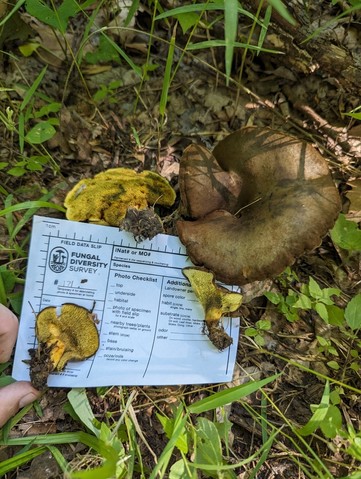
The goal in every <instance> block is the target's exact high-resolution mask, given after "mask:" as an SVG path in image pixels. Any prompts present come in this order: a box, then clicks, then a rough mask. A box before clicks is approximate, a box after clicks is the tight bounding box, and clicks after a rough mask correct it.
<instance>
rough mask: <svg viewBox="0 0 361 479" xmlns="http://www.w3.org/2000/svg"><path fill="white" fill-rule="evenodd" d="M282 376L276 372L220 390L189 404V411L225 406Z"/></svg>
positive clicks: (196, 412)
mask: <svg viewBox="0 0 361 479" xmlns="http://www.w3.org/2000/svg"><path fill="white" fill-rule="evenodd" d="M279 376H280V374H274V375H273V376H270V377H269V378H265V379H261V380H260V381H250V382H248V383H246V384H242V385H241V386H236V387H234V388H231V389H226V390H224V391H219V392H217V393H215V394H212V396H210V397H208V398H205V399H201V400H200V401H198V402H196V403H194V404H192V405H191V406H188V411H189V412H191V413H195V414H200V413H202V412H205V411H210V410H211V409H216V408H217V407H221V406H225V405H226V404H230V403H231V402H233V401H238V400H239V399H241V398H242V397H245V396H249V395H250V394H252V393H254V392H255V391H258V390H259V389H261V388H262V387H263V386H265V385H266V384H268V383H270V382H272V381H274V380H275V379H277V378H278V377H279Z"/></svg>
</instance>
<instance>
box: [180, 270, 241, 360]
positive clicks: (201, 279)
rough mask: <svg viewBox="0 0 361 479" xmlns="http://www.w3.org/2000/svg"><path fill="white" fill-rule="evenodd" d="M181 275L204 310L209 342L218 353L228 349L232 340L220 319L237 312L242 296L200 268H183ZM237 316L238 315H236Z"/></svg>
mask: <svg viewBox="0 0 361 479" xmlns="http://www.w3.org/2000/svg"><path fill="white" fill-rule="evenodd" d="M182 273H183V274H184V276H185V277H186V278H187V279H188V281H189V282H190V284H191V286H192V289H193V291H194V294H195V295H196V297H197V298H198V300H199V302H200V304H201V305H202V307H203V310H204V324H205V329H206V331H207V334H208V337H209V339H210V341H211V342H212V343H213V344H214V346H215V347H216V348H218V349H219V350H220V351H223V349H226V348H228V346H230V345H231V344H232V343H233V339H232V338H231V337H230V336H229V335H228V334H227V333H226V331H225V330H224V328H223V325H222V322H221V318H222V317H223V316H229V315H231V314H232V313H235V314H236V312H237V310H238V309H239V307H240V306H241V304H242V300H243V296H242V295H241V294H240V293H234V292H233V291H229V290H228V289H226V288H223V287H222V286H219V285H217V284H216V283H215V281H214V274H213V273H212V272H211V271H206V270H203V269H201V268H183V270H182ZM236 315H237V316H238V314H236Z"/></svg>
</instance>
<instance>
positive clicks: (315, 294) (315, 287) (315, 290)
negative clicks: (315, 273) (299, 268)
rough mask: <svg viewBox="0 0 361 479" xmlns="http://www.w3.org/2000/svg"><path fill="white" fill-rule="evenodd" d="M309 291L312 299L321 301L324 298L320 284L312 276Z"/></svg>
mask: <svg viewBox="0 0 361 479" xmlns="http://www.w3.org/2000/svg"><path fill="white" fill-rule="evenodd" d="M308 290H309V292H310V295H311V296H312V298H314V299H320V298H321V297H322V289H321V288H320V286H319V284H318V283H317V282H316V281H315V280H314V279H313V278H312V276H311V277H310V279H309V281H308Z"/></svg>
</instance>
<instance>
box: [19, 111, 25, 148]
mask: <svg viewBox="0 0 361 479" xmlns="http://www.w3.org/2000/svg"><path fill="white" fill-rule="evenodd" d="M18 126H19V128H18V135H19V149H20V153H21V154H22V153H24V142H25V116H24V113H23V112H22V111H21V112H20V113H19V117H18Z"/></svg>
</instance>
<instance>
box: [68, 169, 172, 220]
mask: <svg viewBox="0 0 361 479" xmlns="http://www.w3.org/2000/svg"><path fill="white" fill-rule="evenodd" d="M175 197H176V194H175V192H174V190H173V188H172V187H171V186H170V184H169V182H168V181H167V180H166V179H165V178H163V177H162V176H160V175H158V174H157V173H154V172H152V171H143V172H141V173H136V172H135V171H133V170H130V169H127V168H113V169H110V170H106V171H104V172H102V173H99V174H97V175H96V176H95V177H94V178H89V179H84V180H81V181H79V183H77V184H76V185H75V186H74V188H73V189H72V190H71V191H70V192H69V193H68V194H67V196H66V198H65V201H64V206H65V207H66V208H67V211H66V217H67V218H68V219H69V220H74V221H90V222H92V223H98V224H105V225H111V226H119V224H120V221H121V220H122V219H123V218H124V216H125V214H126V211H127V209H128V208H137V209H144V208H147V207H148V205H154V204H155V203H157V204H160V205H163V206H172V205H173V203H174V201H175Z"/></svg>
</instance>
